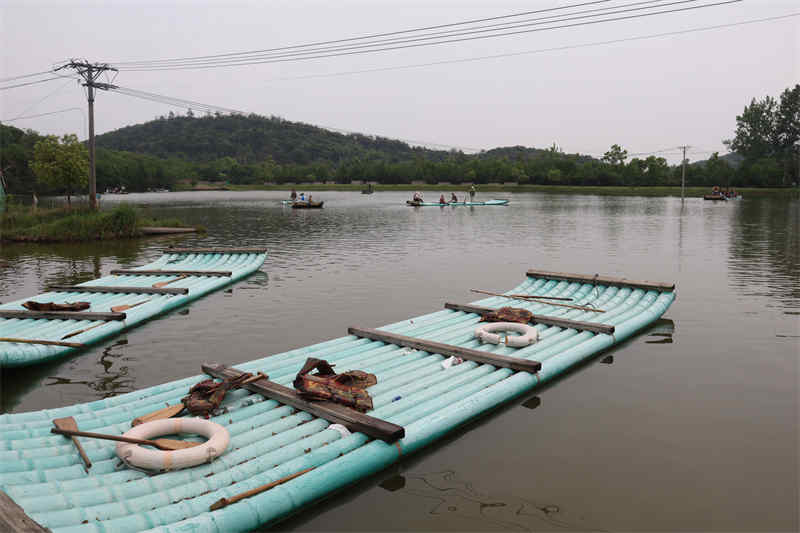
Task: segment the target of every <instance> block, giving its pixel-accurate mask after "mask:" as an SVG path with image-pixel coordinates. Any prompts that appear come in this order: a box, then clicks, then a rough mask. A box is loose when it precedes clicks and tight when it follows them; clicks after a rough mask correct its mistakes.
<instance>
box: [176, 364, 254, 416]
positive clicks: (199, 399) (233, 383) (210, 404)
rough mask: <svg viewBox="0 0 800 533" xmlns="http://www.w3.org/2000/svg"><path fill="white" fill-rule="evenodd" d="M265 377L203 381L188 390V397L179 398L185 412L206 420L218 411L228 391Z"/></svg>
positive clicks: (242, 376)
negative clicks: (184, 407)
mask: <svg viewBox="0 0 800 533" xmlns="http://www.w3.org/2000/svg"><path fill="white" fill-rule="evenodd" d="M262 377H266V376H265V375H264V374H259V375H258V376H253V375H252V374H242V375H240V376H238V377H236V378H231V379H224V380H222V381H219V382H218V381H214V380H213V379H204V380H203V381H201V382H199V383H196V384H195V385H193V386H192V388H191V389H189V395H188V396H185V397H184V398H181V402H182V403H183V405H185V406H186V410H187V411H189V412H190V413H191V414H193V415H194V416H201V417H203V418H208V417H209V416H210V415H212V414H213V413H215V412H216V411H217V409H219V406H220V404H221V403H222V400H223V399H225V394H227V393H228V391H229V390H233V389H238V388H239V387H241V386H242V385H243V384H245V383H249V382H251V381H254V380H256V379H262Z"/></svg>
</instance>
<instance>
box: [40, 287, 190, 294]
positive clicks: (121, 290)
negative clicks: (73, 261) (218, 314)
mask: <svg viewBox="0 0 800 533" xmlns="http://www.w3.org/2000/svg"><path fill="white" fill-rule="evenodd" d="M47 290H48V292H91V293H95V292H97V293H110V294H189V289H179V288H175V289H171V288H170V289H154V288H153V287H103V286H102V285H54V286H53V287H48V288H47Z"/></svg>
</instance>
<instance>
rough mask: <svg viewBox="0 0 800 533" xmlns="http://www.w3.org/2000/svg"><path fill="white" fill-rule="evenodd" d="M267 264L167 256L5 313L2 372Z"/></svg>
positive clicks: (241, 254)
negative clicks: (58, 307) (40, 306)
mask: <svg viewBox="0 0 800 533" xmlns="http://www.w3.org/2000/svg"><path fill="white" fill-rule="evenodd" d="M265 259H266V250H264V249H253V248H241V249H227V250H226V249H219V250H216V249H206V248H198V249H174V250H166V251H165V252H164V255H163V256H162V257H161V258H160V259H158V260H157V261H155V262H153V263H150V264H148V265H145V266H142V267H138V268H135V269H130V270H115V271H112V272H111V274H112V275H110V276H105V277H102V278H99V279H96V280H92V281H89V282H86V283H82V284H80V285H74V286H71V287H58V288H57V289H55V290H52V291H51V292H47V293H44V294H40V295H38V296H35V297H33V298H26V299H25V300H18V301H16V302H10V303H7V304H4V305H0V368H2V367H6V368H7V367H16V366H25V365H33V364H38V363H42V362H45V361H50V360H52V359H56V358H58V357H63V356H65V355H67V354H69V353H72V352H75V351H78V350H80V349H82V348H83V347H84V346H87V345H90V344H93V343H96V342H99V341H101V340H103V339H106V338H108V337H111V336H112V335H116V334H118V333H120V332H121V331H123V330H126V329H128V328H131V327H133V326H135V325H137V324H139V323H140V322H142V321H144V320H148V319H150V318H152V317H154V316H156V315H159V314H161V313H164V312H167V311H169V310H171V309H174V308H176V307H178V306H180V305H183V304H185V303H187V302H190V301H192V300H195V299H197V298H200V297H201V296H203V295H205V294H208V293H209V292H212V291H215V290H217V289H219V288H221V287H224V286H225V285H228V284H230V283H232V282H234V281H236V280H239V279H242V278H243V277H245V276H247V275H248V274H251V273H252V272H254V271H256V270H258V268H260V267H261V265H262V264H263V263H264V260H265ZM28 300H33V301H35V302H38V303H50V302H52V303H55V304H64V303H66V302H88V303H89V304H91V306H90V307H89V309H87V310H85V311H66V312H57V311H53V312H43V311H29V310H27V309H25V308H24V307H23V306H22V303H23V302H25V301H28ZM15 341H16V342H15Z"/></svg>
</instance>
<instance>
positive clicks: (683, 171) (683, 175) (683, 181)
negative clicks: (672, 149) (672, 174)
mask: <svg viewBox="0 0 800 533" xmlns="http://www.w3.org/2000/svg"><path fill="white" fill-rule="evenodd" d="M681 148H683V161H682V162H681V202H683V197H684V189H685V188H686V149H687V148H689V146H686V145H684V146H681Z"/></svg>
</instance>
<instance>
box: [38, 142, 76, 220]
mask: <svg viewBox="0 0 800 533" xmlns="http://www.w3.org/2000/svg"><path fill="white" fill-rule="evenodd" d="M30 166H31V169H32V170H33V173H34V175H35V176H36V179H37V180H40V181H42V182H44V183H46V184H47V185H49V186H50V187H54V188H57V189H59V190H62V191H65V192H66V194H67V205H68V206H69V207H72V198H71V197H72V194H73V193H74V192H75V190H76V189H78V188H81V187H84V186H86V184H87V183H88V181H89V176H88V174H89V152H88V150H86V147H85V146H84V145H83V144H82V143H80V142H78V136H77V135H75V134H69V135H64V136H63V137H62V138H61V140H60V142H59V139H58V137H56V136H55V135H48V136H47V137H45V138H43V139H42V140H40V141H39V142H37V143H36V145H35V146H34V147H33V160H32V161H31V162H30Z"/></svg>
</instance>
